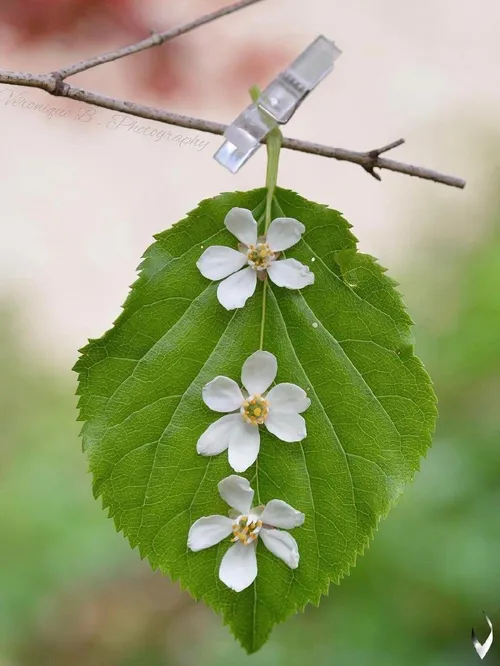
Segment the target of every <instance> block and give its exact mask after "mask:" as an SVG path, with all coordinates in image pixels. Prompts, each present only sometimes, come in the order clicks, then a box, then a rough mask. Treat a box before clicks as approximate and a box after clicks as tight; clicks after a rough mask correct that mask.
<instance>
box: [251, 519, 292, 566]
mask: <svg viewBox="0 0 500 666" xmlns="http://www.w3.org/2000/svg"><path fill="white" fill-rule="evenodd" d="M259 536H261V537H262V541H263V542H264V545H265V547H266V548H267V549H268V550H270V551H271V553H272V554H273V555H276V557H279V558H280V560H283V562H284V563H285V564H288V566H289V567H290V569H296V568H297V567H298V566H299V559H300V556H299V547H298V546H297V542H296V541H295V539H294V538H293V536H292V535H291V534H288V532H281V530H269V529H262V530H261V531H260V533H259Z"/></svg>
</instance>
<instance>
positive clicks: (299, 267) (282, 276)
mask: <svg viewBox="0 0 500 666" xmlns="http://www.w3.org/2000/svg"><path fill="white" fill-rule="evenodd" d="M267 274H268V275H269V277H270V279H271V280H272V281H273V282H274V284H275V285H277V286H278V287H286V288H287V289H302V288H303V287H307V285H309V284H314V273H312V272H311V271H310V270H309V268H308V267H307V266H304V264H301V263H300V261H297V260H296V259H279V260H277V261H273V262H271V265H270V266H269V268H268V269H267Z"/></svg>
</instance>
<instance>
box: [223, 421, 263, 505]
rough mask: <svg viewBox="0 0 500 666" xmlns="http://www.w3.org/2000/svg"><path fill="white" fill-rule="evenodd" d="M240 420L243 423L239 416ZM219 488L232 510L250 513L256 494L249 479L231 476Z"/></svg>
mask: <svg viewBox="0 0 500 666" xmlns="http://www.w3.org/2000/svg"><path fill="white" fill-rule="evenodd" d="M238 418H239V419H240V421H241V417H240V415H239V414H238ZM217 488H218V489H219V495H220V496H221V497H222V499H223V500H224V502H226V503H227V504H229V506H230V507H231V508H232V509H236V510H237V511H239V514H238V515H241V514H248V513H249V512H250V507H251V506H252V502H253V495H254V493H253V490H252V489H251V488H250V483H249V481H247V479H244V478H243V477H242V476H236V474H231V476H227V477H226V478H225V479H222V481H220V483H219V484H218V485H217Z"/></svg>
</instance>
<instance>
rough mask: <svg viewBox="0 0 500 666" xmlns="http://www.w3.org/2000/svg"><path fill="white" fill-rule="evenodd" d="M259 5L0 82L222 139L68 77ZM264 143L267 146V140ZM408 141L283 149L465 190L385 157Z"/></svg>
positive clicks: (452, 180)
mask: <svg viewBox="0 0 500 666" xmlns="http://www.w3.org/2000/svg"><path fill="white" fill-rule="evenodd" d="M260 1H261V0H240V1H239V2H236V3H235V4H233V5H230V6H228V7H224V8H222V9H220V10H218V11H216V12H213V13H211V14H207V15H206V16H203V17H201V18H199V19H196V20H194V21H192V22H190V23H187V24H186V25H184V26H180V27H178V28H174V29H173V30H169V31H167V32H164V33H160V34H157V35H152V36H151V37H149V38H148V39H145V40H143V41H141V42H138V43H137V44H133V45H131V46H127V47H125V48H122V49H118V50H117V51H113V52H110V53H105V54H103V55H101V56H97V57H95V58H91V59H90V60H86V61H84V62H80V63H77V64H75V65H71V66H69V67H66V68H63V69H61V70H58V71H56V72H51V73H50V74H30V73H26V72H10V71H1V70H0V83H6V84H10V85H15V86H28V87H31V88H39V89H40V90H44V91H45V92H47V93H49V94H50V95H55V96H59V97H68V98H70V99H73V100H77V101H79V102H84V103H85V104H91V105H93V106H99V107H102V108H104V109H109V110H111V111H119V112H121V113H126V114H129V115H131V116H137V117H139V118H146V119H148V120H154V121H158V122H161V123H166V124H168V125H175V126H177V127H185V128H187V129H193V130H199V131H201V132H209V133H211V134H218V135H222V134H224V132H225V131H226V129H227V127H228V126H227V125H223V124H222V123H216V122H213V121H210V120H202V119H200V118H192V117H190V116H183V115H179V114H176V113H171V112H169V111H164V110H163V109H155V108H153V107H150V106H144V105H141V104H137V103H135V102H128V101H125V100H120V99H115V98H112V97H106V96H105V95H101V94H99V93H94V92H92V91H90V90H84V89H82V88H76V87H74V86H70V85H69V84H68V83H66V82H65V79H66V78H68V77H69V76H73V75H74V74H78V73H80V72H84V71H86V70H87V69H91V68H92V67H97V66H98V65H102V64H105V63H107V62H112V61H113V60H118V59H119V58H124V57H125V56H128V55H131V54H133V53H138V52H139V51H143V50H144V49H148V48H152V47H154V46H159V45H160V44H163V43H164V42H165V41H167V40H169V39H173V38H174V37H177V36H178V35H182V34H184V33H186V32H188V31H190V30H193V29H194V28H197V27H199V26H201V25H204V24H205V23H209V22H211V21H214V20H216V19H218V18H221V17H222V16H227V15H228V14H231V13H232V12H235V11H238V10H240V9H243V8H245V7H248V6H250V5H252V4H255V3H257V2H260ZM262 142H263V143H265V139H264V140H263V141H262ZM403 143H404V139H399V140H397V141H393V142H392V143H390V144H388V145H386V146H383V147H382V148H376V149H374V150H369V151H366V152H359V151H354V150H345V149H344V148H332V147H329V146H323V145H321V144H318V143H309V142H307V141H300V140H299V139H288V138H284V139H283V144H282V145H283V148H288V149H289V150H296V151H299V152H302V153H310V154H312V155H321V156H323V157H330V158H333V159H336V160H340V161H345V162H351V163H353V164H358V165H359V166H361V167H362V168H363V169H364V170H365V171H366V172H367V173H369V174H370V175H371V176H373V177H374V178H376V179H377V180H381V177H380V175H379V173H377V172H375V169H385V170H387V171H394V172H397V173H403V174H406V175H408V176H415V177H416V178H423V179H425V180H432V181H434V182H436V183H442V184H443V185H449V186H451V187H458V188H460V189H463V188H464V187H465V180H463V179H461V178H457V177H455V176H448V175H446V174H442V173H438V172H437V171H433V170H431V169H426V168H424V167H418V166H413V165H411V164H404V163H403V162H396V161H395V160H391V159H387V158H385V157H381V155H382V154H383V153H386V152H388V151H389V150H392V149H394V148H397V147H398V146H400V145H401V144H403Z"/></svg>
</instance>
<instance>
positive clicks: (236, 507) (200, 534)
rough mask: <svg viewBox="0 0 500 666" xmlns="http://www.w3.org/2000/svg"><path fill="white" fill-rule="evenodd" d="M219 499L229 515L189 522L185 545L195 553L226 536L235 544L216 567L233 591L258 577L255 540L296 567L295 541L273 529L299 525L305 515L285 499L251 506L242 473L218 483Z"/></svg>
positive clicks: (249, 494)
mask: <svg viewBox="0 0 500 666" xmlns="http://www.w3.org/2000/svg"><path fill="white" fill-rule="evenodd" d="M217 487H218V489H219V493H220V496H221V497H222V499H223V500H224V501H225V502H227V504H229V506H230V507H232V509H233V510H232V511H230V512H229V516H230V517H229V518H226V517H225V516H206V517H204V518H199V519H198V520H197V521H196V522H194V523H193V524H192V525H191V529H190V530H189V536H188V548H190V549H191V550H193V551H195V552H197V551H199V550H204V549H205V548H210V547H211V546H215V545H216V544H218V543H220V542H221V541H222V540H223V539H225V538H226V537H228V536H229V535H231V534H232V535H233V538H232V539H231V541H232V542H235V543H234V546H231V548H229V550H228V551H227V552H226V554H225V555H224V557H223V558H222V561H221V563H220V568H219V578H220V579H221V581H222V582H223V583H224V584H225V585H227V586H228V587H230V588H231V589H232V590H234V591H235V592H241V591H242V590H244V589H245V588H246V587H248V586H249V585H251V584H252V583H253V581H254V580H255V578H256V576H257V555H256V547H257V539H258V538H259V537H261V539H262V541H263V542H264V546H266V548H267V549H268V550H270V551H271V553H273V555H276V557H279V558H280V560H283V562H285V564H288V566H289V567H290V569H296V568H297V567H298V566H299V549H298V546H297V542H296V541H295V539H294V538H293V536H291V534H288V532H282V531H281V530H278V529H276V528H277V527H282V528H284V529H287V530H290V529H292V528H293V527H299V526H300V525H302V523H303V522H304V519H305V516H304V514H303V513H300V511H296V510H295V509H294V508H293V507H291V506H290V505H289V504H287V503H286V502H282V501H281V500H276V499H275V500H271V501H270V502H268V504H266V505H265V506H258V507H255V508H251V506H252V501H253V495H254V493H253V490H252V489H251V488H250V484H249V482H248V481H247V480H246V479H244V478H243V477H241V476H236V475H232V476H228V477H227V478H225V479H223V480H222V481H221V482H220V483H219V485H218V486H217Z"/></svg>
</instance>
